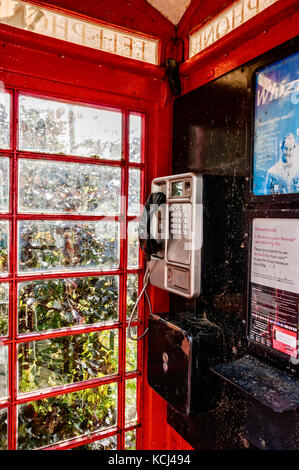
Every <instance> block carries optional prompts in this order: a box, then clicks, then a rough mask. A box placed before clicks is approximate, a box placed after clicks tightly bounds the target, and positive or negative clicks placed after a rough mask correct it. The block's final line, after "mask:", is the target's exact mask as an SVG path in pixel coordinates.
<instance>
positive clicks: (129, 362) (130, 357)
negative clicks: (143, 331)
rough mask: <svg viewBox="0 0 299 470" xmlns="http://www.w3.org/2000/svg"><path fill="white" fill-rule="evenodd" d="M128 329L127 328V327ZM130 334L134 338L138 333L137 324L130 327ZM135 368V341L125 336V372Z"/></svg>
mask: <svg viewBox="0 0 299 470" xmlns="http://www.w3.org/2000/svg"><path fill="white" fill-rule="evenodd" d="M127 330H128V328H127ZM130 331H131V335H132V336H133V338H136V337H137V335H138V332H137V326H132V327H131V328H130ZM133 370H137V341H134V340H131V339H130V338H129V337H128V335H127V336H126V372H131V371H133Z"/></svg>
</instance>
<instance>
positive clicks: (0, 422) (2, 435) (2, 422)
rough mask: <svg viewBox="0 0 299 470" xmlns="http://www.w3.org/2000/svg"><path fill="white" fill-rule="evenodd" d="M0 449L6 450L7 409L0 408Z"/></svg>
mask: <svg viewBox="0 0 299 470" xmlns="http://www.w3.org/2000/svg"><path fill="white" fill-rule="evenodd" d="M0 450H7V409H6V408H2V409H1V410H0Z"/></svg>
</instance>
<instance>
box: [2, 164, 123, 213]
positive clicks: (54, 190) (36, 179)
mask: <svg viewBox="0 0 299 470" xmlns="http://www.w3.org/2000/svg"><path fill="white" fill-rule="evenodd" d="M0 175H1V173H0ZM19 175H20V176H19V210H20V212H31V213H36V212H37V213H47V214H60V213H74V214H90V215H115V214H119V211H120V184H121V169H120V168H118V167H113V166H106V165H105V166H99V165H82V164H79V163H63V162H52V161H41V160H27V159H22V160H20V161H19Z"/></svg>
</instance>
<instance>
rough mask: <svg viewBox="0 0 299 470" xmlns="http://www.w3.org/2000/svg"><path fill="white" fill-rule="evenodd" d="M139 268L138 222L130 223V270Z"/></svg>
mask: <svg viewBox="0 0 299 470" xmlns="http://www.w3.org/2000/svg"><path fill="white" fill-rule="evenodd" d="M138 266H139V240H138V222H136V221H135V220H133V221H129V222H128V268H138Z"/></svg>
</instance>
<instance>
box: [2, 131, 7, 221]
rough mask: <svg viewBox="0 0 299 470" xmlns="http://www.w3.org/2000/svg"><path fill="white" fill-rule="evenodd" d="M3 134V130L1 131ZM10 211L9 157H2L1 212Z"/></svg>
mask: <svg viewBox="0 0 299 470" xmlns="http://www.w3.org/2000/svg"><path fill="white" fill-rule="evenodd" d="M0 135H1V131H0ZM8 211H9V158H2V157H0V212H8Z"/></svg>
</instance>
